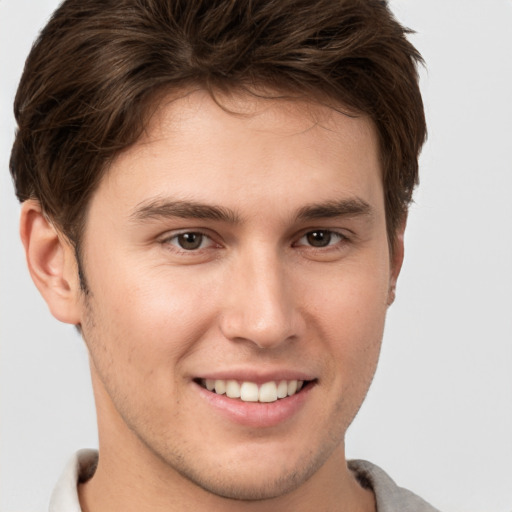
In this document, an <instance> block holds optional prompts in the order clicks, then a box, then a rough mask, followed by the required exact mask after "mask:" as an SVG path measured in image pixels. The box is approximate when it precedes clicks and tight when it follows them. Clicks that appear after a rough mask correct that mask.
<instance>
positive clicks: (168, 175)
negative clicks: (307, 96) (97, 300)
mask: <svg viewBox="0 0 512 512" xmlns="http://www.w3.org/2000/svg"><path fill="white" fill-rule="evenodd" d="M377 146H378V144H377V136H376V132H375V128H374V126H373V123H372V121H371V120H370V119H369V118H368V117H365V116H354V115H353V114H346V113H344V112H343V111H342V109H339V110H338V109H334V108H331V107H329V106H325V105H322V104H320V103H315V102H312V101H305V100H298V99H275V98H272V99H265V98H260V97H255V96H254V95H249V94H244V95H229V96H228V95H219V96H217V97H216V98H212V96H211V95H210V94H209V93H208V92H206V91H202V90H195V91H187V92H186V93H183V94H181V95H173V96H170V95H169V96H166V97H164V98H162V99H160V101H159V102H158V103H156V104H155V108H154V114H153V115H152V117H151V119H150V121H149V122H148V124H147V127H146V129H145V131H144V133H143V135H142V136H141V137H140V138H139V140H138V141H137V142H136V143H135V144H134V145H132V146H130V147H129V148H128V149H126V150H125V151H123V152H122V153H121V154H119V155H118V156H117V157H116V159H115V160H114V161H113V163H112V164H111V166H110V168H109V170H108V172H107V173H106V175H105V176H104V178H103V180H102V183H101V184H100V187H99V189H98V191H97V192H96V194H95V195H94V196H93V200H92V203H93V204H92V205H91V206H92V207H94V203H97V202H99V199H101V197H102V196H104V197H107V196H108V195H110V196H111V199H112V198H113V197H114V196H115V199H116V201H117V203H118V206H119V207H122V208H124V209H125V210H129V209H133V208H134V207H135V206H136V205H138V204H140V203H141V202H142V201H145V200H147V199H148V198H151V197H158V196H161V197H164V198H165V197H173V198H175V197H176V196H177V197H178V199H187V200H196V201H201V202H208V203H212V202H213V203H216V204H223V205H227V206H229V207H233V208H240V207H250V206H251V205H253V206H254V205H255V204H256V203H257V202H258V201H265V200H266V201H272V202H276V201H277V202H278V204H280V205H283V206H284V205H286V204H289V205H290V207H292V206H293V205H296V206H297V207H300V205H299V203H300V202H301V201H302V202H311V199H312V196H313V195H316V196H318V197H315V200H318V201H320V200H331V199H338V197H334V196H350V195H353V196H360V195H365V196H368V197H369V198H373V201H377V202H379V201H380V199H381V198H382V184H381V172H380V163H379V156H378V147H377ZM321 196H324V197H321ZM260 207H261V205H260Z"/></svg>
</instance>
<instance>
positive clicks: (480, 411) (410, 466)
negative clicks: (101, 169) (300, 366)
mask: <svg viewBox="0 0 512 512" xmlns="http://www.w3.org/2000/svg"><path fill="white" fill-rule="evenodd" d="M56 4H57V2H56V1H53V0H44V1H43V0H0V86H1V91H0V101H1V106H0V113H1V116H0V129H1V132H0V169H1V173H0V187H1V188H0V194H1V195H0V221H1V226H0V227H1V239H0V257H1V260H0V315H1V316H0V329H1V331H0V334H1V345H0V351H1V352H0V378H1V382H0V384H1V386H0V390H1V395H0V398H1V410H0V413H1V416H0V417H1V424H0V428H1V430H0V454H1V455H0V457H1V458H0V463H1V473H0V476H1V479H0V480H1V487H0V497H1V498H0V509H1V510H2V511H3V512H16V511H21V510H23V511H25V512H32V511H36V510H46V507H47V501H48V497H49V494H50V493H51V489H52V487H53V484H54V483H55V481H56V479H57V477H58V475H59V473H60V471H61V469H62V467H63V465H64V463H65V461H66V459H67V458H68V457H69V455H70V454H71V453H72V452H73V451H75V450H76V449H78V448H81V447H88V446H89V447H91V446H92V447H94V446H96V433H95V428H96V427H95V418H94V406H93V401H92V393H91V390H90V382H89V376H88V369H87V354H86V351H85V349H84V347H83V345H82V342H81V340H80V339H79V337H78V335H77V334H76V333H75V331H74V329H73V328H72V327H70V326H67V325H61V324H59V323H58V322H57V321H56V320H54V319H53V318H52V317H51V316H50V314H49V313H48V311H47V308H46V306H45V304H44V303H43V301H42V300H41V298H40V297H39V296H38V294H37V292H36V290H35V287H34V286H33V284H32V282H31V281H30V279H29V276H28V273H27V271H26V269H25V263H24V256H23V253H22V249H21V244H20V242H19V241H18V235H17V217H18V212H19V206H18V205H17V202H16V200H15V198H14V194H13V190H12V185H11V182H10V178H9V173H8V158H9V152H10V147H11V144H12V139H13V133H14V124H13V118H12V114H11V111H12V101H13V97H14V93H15V89H16V84H17V81H18V79H19V76H20V74H21V70H22V66H23V62H24V59H25V56H26V55H27V53H28V51H29V48H30V45H31V43H32V40H33V39H34V37H35V35H36V34H37V32H38V30H39V29H40V28H41V27H42V26H43V24H44V22H45V20H46V19H47V18H48V16H49V14H50V12H51V11H52V10H53V9H54V8H55V6H56ZM391 6H392V8H393V10H394V12H395V13H396V15H397V17H398V18H399V20H400V21H402V22H403V23H405V24H406V25H408V26H410V27H412V28H414V29H415V30H416V31H417V34H416V35H414V36H412V38H411V39H412V41H413V42H414V44H415V45H416V46H417V47H418V48H419V50H420V51H421V52H422V54H423V56H424V58H425V60H426V61H427V68H428V71H422V73H421V75H422V79H421V85H422V90H423V94H424V100H425V103H426V110H427V116H428V123H429V140H428V143H427V145H426V147H425V149H424V151H423V154H422V158H421V176H422V179H421V186H420V188H419V190H418V192H417V194H416V204H415V205H414V206H413V208H412V210H411V214H410V219H409V226H408V234H407V237H406V244H407V245H406V248H407V249H406V261H405V265H404V269H403V273H402V276H401V279H400V281H399V287H398V298H397V301H396V303H395V304H394V305H393V307H392V308H391V310H390V314H389V317H388V325H387V328H386V333H385V338H384V348H383V353H382V358H381V363H380V366H379V369H378V371H377V375H376V378H375V381H374V384H373V386H372V389H371V391H370V394H369V396H368V399H367V402H366V404H365V405H364V406H363V408H362V410H361V412H360V414H359V416H358V418H357V419H356V421H355V422H354V424H353V426H352V427H351V430H350V431H349V434H348V439H347V450H348V455H349V456H350V457H352V458H366V459H369V460H371V461H372V462H374V463H377V464H379V465H380V466H382V467H383V468H384V469H386V471H388V472H389V473H390V474H391V476H392V477H393V478H394V479H395V480H396V481H397V482H398V483H399V484H400V485H402V486H405V487H408V488H410V489H412V490H414V491H415V492H417V493H418V494H420V495H421V496H423V497H424V498H425V499H427V500H428V501H431V502H432V503H433V504H434V505H436V506H437V507H438V508H440V509H442V510H444V511H454V512H458V511H460V512H462V511H464V512H480V511H481V512H489V511H495V512H511V511H512V370H511V368H512V229H511V228H512V157H511V150H512V1H511V0H486V1H482V0H478V1H477V0H430V1H426V0H395V1H392V2H391Z"/></svg>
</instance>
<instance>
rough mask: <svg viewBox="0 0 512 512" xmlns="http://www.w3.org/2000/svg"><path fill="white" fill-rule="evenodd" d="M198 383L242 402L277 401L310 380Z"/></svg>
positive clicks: (298, 389)
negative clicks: (260, 382)
mask: <svg viewBox="0 0 512 512" xmlns="http://www.w3.org/2000/svg"><path fill="white" fill-rule="evenodd" d="M197 382H198V384H199V385H200V386H202V387H203V388H205V389H207V390H208V391H211V392H212V393H215V394H217V395H226V396H227V397H228V398H232V399H240V400H241V401H242V402H261V403H269V402H275V401H277V400H280V399H282V398H287V397H289V396H293V395H295V394H296V393H298V392H299V391H300V390H301V389H302V388H303V386H304V383H306V384H307V383H308V381H303V380H280V381H268V382H264V383H262V384H260V385H258V384H256V383H255V382H249V381H243V382H239V381H237V380H223V379H217V380H213V379H199V380H198V381H197Z"/></svg>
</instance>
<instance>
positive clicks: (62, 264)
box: [20, 200, 80, 325]
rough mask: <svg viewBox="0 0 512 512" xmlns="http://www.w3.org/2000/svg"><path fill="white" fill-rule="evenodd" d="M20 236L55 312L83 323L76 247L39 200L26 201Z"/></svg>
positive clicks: (32, 271) (41, 289) (33, 274)
mask: <svg viewBox="0 0 512 512" xmlns="http://www.w3.org/2000/svg"><path fill="white" fill-rule="evenodd" d="M20 236H21V241H22V242H23V246H24V248H25V255H26V259H27V265H28V269H29V272H30V275H31V277H32V280H33V281H34V283H35V285H36V287H37V289H38V290H39V292H40V293H41V295H42V296H43V299H44V300H45V301H46V304H47V305H48V307H49V309H50V312H51V313H52V315H53V316H54V317H55V318H57V320H60V321H61V322H65V323H70V324H75V325H77V324H79V323H80V314H79V313H80V308H79V299H80V287H79V280H78V272H77V269H76V261H75V257H74V250H73V247H72V246H71V244H70V242H69V241H68V240H67V239H66V238H65V237H64V236H63V235H62V234H61V233H60V232H59V231H58V230H57V229H56V228H55V227H54V226H53V224H52V223H51V222H50V221H49V220H48V218H47V217H46V216H45V215H44V213H43V212H42V209H41V205H40V204H39V202H38V201H35V200H27V201H25V202H24V203H23V205H22V209H21V218H20Z"/></svg>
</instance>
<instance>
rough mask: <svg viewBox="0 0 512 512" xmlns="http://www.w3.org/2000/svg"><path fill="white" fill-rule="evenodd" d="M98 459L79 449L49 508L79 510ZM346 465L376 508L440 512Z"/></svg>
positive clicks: (359, 464) (361, 464) (362, 467)
mask: <svg viewBox="0 0 512 512" xmlns="http://www.w3.org/2000/svg"><path fill="white" fill-rule="evenodd" d="M97 463H98V452H97V451H96V450H80V451H79V452H77V453H76V454H75V455H74V456H73V458H72V459H71V460H70V461H69V463H68V464H67V466H66V468H65V470H64V472H63V473H62V476H61V477H60V479H59V481H58V482H57V485H56V486H55V489H54V491H53V494H52V498H51V500H50V509H49V512H82V509H81V508H80V502H79V500H78V491H77V485H78V483H79V482H84V481H87V480H88V479H89V478H90V477H91V476H92V475H93V474H94V470H95V469H96V465H97ZM348 466H349V468H350V470H351V471H352V472H353V473H354V474H355V475H356V478H357V479H358V481H359V482H360V483H361V485H362V486H363V487H365V488H369V489H372V490H373V492H374V494H375V500H376V503H377V512H398V511H399V512H439V511H438V510H437V509H436V508H434V507H432V506H431V505H429V504H428V503H427V502H426V501H424V500H422V499H421V498H420V497H419V496H416V494H414V493H412V492H410V491H408V490H407V489H403V488H402V487H398V485H396V483H395V482H394V481H393V480H392V479H391V478H390V477H389V476H388V475H387V474H386V473H385V472H384V471H383V470H382V469H380V468H379V467H378V466H376V465H375V464H372V463H371V462H367V461H365V460H351V461H349V463H348Z"/></svg>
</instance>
